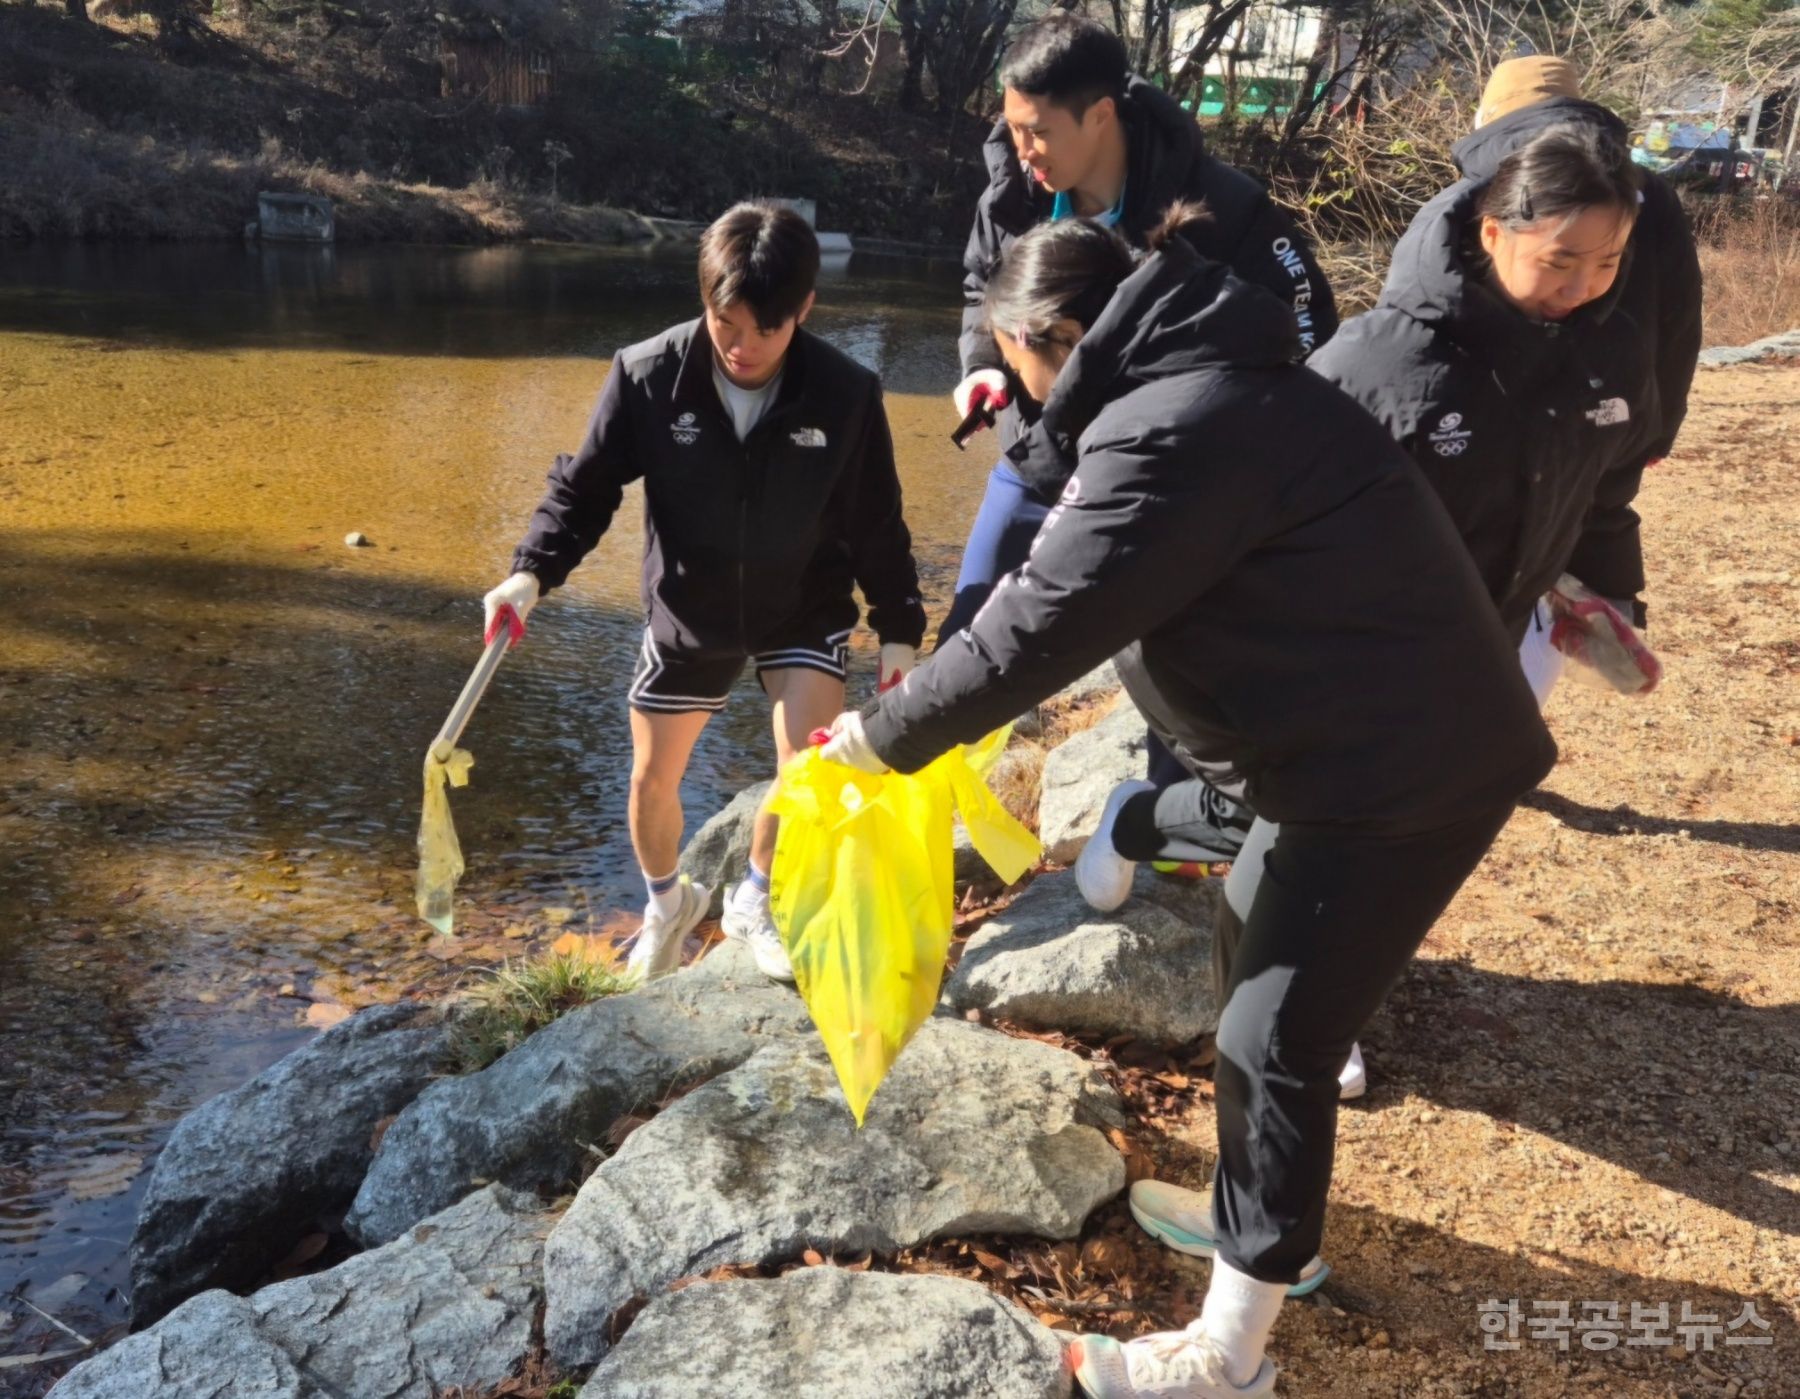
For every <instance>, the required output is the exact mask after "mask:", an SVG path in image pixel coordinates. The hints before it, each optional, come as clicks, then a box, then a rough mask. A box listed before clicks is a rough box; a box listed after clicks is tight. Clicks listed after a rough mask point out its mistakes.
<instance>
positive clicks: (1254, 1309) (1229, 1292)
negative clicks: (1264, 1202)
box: [1188, 1257, 1287, 1384]
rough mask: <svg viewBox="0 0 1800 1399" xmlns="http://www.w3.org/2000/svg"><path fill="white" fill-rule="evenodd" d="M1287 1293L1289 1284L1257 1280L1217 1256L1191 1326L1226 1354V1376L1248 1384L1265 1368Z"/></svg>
mask: <svg viewBox="0 0 1800 1399" xmlns="http://www.w3.org/2000/svg"><path fill="white" fill-rule="evenodd" d="M1286 1296H1287V1286H1286V1284H1284V1283H1279V1282H1258V1281H1257V1280H1256V1279H1255V1278H1253V1277H1251V1276H1249V1275H1248V1274H1247V1273H1240V1272H1239V1271H1238V1270H1237V1269H1236V1268H1234V1267H1232V1266H1231V1264H1229V1263H1227V1262H1226V1261H1225V1260H1224V1259H1223V1258H1217V1257H1215V1258H1214V1259H1213V1265H1212V1284H1211V1285H1210V1286H1209V1287H1208V1288H1207V1289H1206V1304H1205V1305H1204V1306H1203V1307H1201V1309H1200V1319H1199V1320H1198V1321H1196V1322H1194V1323H1193V1324H1192V1325H1191V1326H1190V1327H1189V1328H1188V1329H1189V1330H1190V1331H1194V1332H1197V1333H1198V1334H1200V1335H1202V1336H1205V1337H1206V1338H1207V1339H1208V1340H1209V1341H1211V1342H1212V1343H1213V1344H1214V1345H1215V1346H1217V1347H1218V1348H1219V1353H1220V1354H1221V1355H1223V1356H1224V1357H1225V1378H1226V1379H1228V1380H1230V1381H1231V1382H1232V1383H1233V1384H1249V1383H1250V1381H1251V1380H1253V1379H1255V1378H1256V1372H1257V1371H1258V1370H1260V1369H1261V1368H1262V1362H1263V1352H1264V1351H1265V1350H1267V1349H1268V1348H1269V1333H1270V1332H1271V1331H1273V1330H1274V1329H1275V1318H1276V1317H1277V1316H1278V1315H1279V1314H1280V1312H1281V1303H1282V1300H1283V1299H1284V1298H1285V1297H1286Z"/></svg>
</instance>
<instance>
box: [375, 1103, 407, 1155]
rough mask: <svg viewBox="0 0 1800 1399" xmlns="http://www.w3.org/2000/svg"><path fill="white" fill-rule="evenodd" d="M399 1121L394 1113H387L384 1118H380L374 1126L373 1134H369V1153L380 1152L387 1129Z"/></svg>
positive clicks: (398, 1115) (398, 1117) (397, 1115)
mask: <svg viewBox="0 0 1800 1399" xmlns="http://www.w3.org/2000/svg"><path fill="white" fill-rule="evenodd" d="M399 1120H400V1114H399V1113H397V1112H395V1113H389V1114H388V1115H387V1116H386V1117H384V1118H382V1119H381V1121H379V1122H377V1123H376V1124H375V1130H374V1131H373V1132H371V1133H369V1150H370V1151H380V1150H381V1142H382V1139H383V1138H384V1137H386V1136H387V1134H388V1128H390V1127H392V1126H393V1125H394V1124H395V1123H396V1122H398V1121H399Z"/></svg>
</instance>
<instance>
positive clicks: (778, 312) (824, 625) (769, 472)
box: [486, 204, 925, 981]
mask: <svg viewBox="0 0 1800 1399" xmlns="http://www.w3.org/2000/svg"><path fill="white" fill-rule="evenodd" d="M818 268H819V245H818V240H817V239H816V238H815V237H814V235H813V232H812V229H811V228H810V227H808V226H807V224H806V221H805V220H804V219H802V218H800V217H799V216H798V215H797V214H794V213H792V212H791V211H789V210H787V209H783V208H779V207H776V206H774V205H766V204H740V205H738V206H737V207H736V208H734V209H731V210H730V211H728V212H727V213H726V214H724V215H723V216H722V217H721V218H720V219H719V220H718V221H717V222H716V223H714V224H713V225H712V227H711V228H709V229H708V230H707V232H706V235H705V237H704V238H703V239H702V240H701V244H700V295H701V300H702V302H703V303H704V306H705V314H704V315H703V316H702V317H701V318H700V319H699V320H697V321H689V322H687V323H686V324H684V325H678V326H675V327H673V328H671V329H669V330H666V331H664V332H663V333H662V334H661V335H658V336H655V337H653V338H652V339H650V340H646V341H644V342H643V343H642V344H639V345H634V346H632V347H630V348H629V349H625V350H621V351H620V352H619V353H618V354H617V355H616V356H615V357H614V359H613V366H612V370H611V372H610V373H609V374H608V375H607V378H606V385H605V388H604V389H603V390H602V391H601V394H600V402H599V405H598V406H597V407H596V408H595V410H594V415H593V418H592V420H591V421H590V422H589V424H588V430H587V435H586V437H585V438H584V439H583V441H582V444H581V446H580V447H579V448H578V449H577V451H576V452H575V454H574V455H573V456H560V457H558V458H557V460H556V465H555V467H554V468H552V470H551V472H550V489H549V491H548V493H547V494H546V495H545V496H544V499H543V501H542V502H541V503H540V504H539V505H538V507H537V511H536V513H535V514H534V515H533V516H532V518H531V526H530V529H529V530H528V532H527V533H526V536H525V539H524V542H523V543H521V544H520V545H519V548H518V551H517V552H516V553H515V555H514V556H513V574H512V576H511V577H510V578H508V579H507V580H506V582H504V583H502V584H501V585H500V586H499V587H497V588H495V589H494V590H493V591H492V592H491V593H489V594H488V595H487V598H486V606H487V628H488V635H489V637H490V638H491V637H492V636H493V634H494V632H495V630H496V628H497V627H499V626H501V625H510V626H511V627H512V628H513V631H514V634H515V638H516V637H517V636H518V635H522V634H523V631H524V625H523V623H524V618H525V615H526V613H528V612H529V611H530V610H531V608H532V606H533V604H535V603H536V602H537V600H538V598H539V597H540V595H541V594H543V593H545V592H548V591H549V590H550V589H551V588H554V587H556V586H558V585H559V584H561V583H562V582H563V581H564V580H565V579H566V578H567V577H568V575H569V572H570V570H571V569H573V568H574V567H575V565H576V564H578V563H579V562H580V561H581V560H582V558H583V557H585V556H586V555H587V553H588V552H589V551H590V550H591V549H593V548H594V546H595V545H596V544H598V543H599V542H600V537H601V535H603V534H604V533H605V532H606V529H607V526H608V525H609V524H611V522H612V518H613V515H614V513H615V512H616V511H617V510H618V508H619V504H620V501H621V499H622V497H623V493H624V489H625V487H626V486H627V485H628V484H630V483H631V482H633V481H637V480H642V481H643V483H644V515H645V527H644V581H643V601H644V611H645V624H644V635H643V643H642V647H641V650H640V653H639V657H638V664H637V673H636V676H635V678H634V679H633V681H632V685H631V690H630V703H631V741H632V769H631V805H630V819H631V843H632V847H633V849H634V850H635V851H636V853H637V858H638V864H639V865H640V867H641V868H642V870H643V874H644V883H645V887H646V889H647V890H648V893H649V903H648V906H647V907H646V908H645V910H644V926H643V930H642V932H641V933H640V934H639V935H638V940H637V943H636V945H635V947H634V948H633V949H632V953H631V959H630V963H629V965H630V968H631V969H632V970H633V971H634V972H636V973H638V974H639V975H641V976H643V977H645V978H651V977H658V976H663V975H666V974H667V973H669V972H671V971H673V970H675V968H676V967H677V966H679V965H680V962H681V952H682V943H683V941H684V940H685V938H686V937H687V934H688V933H689V931H691V930H692V928H693V927H694V925H695V924H696V923H698V922H699V921H700V919H701V918H703V917H704V916H705V914H706V911H707V908H708V906H709V903H710V891H709V890H707V889H704V888H702V887H700V886H698V885H695V884H692V883H690V882H689V881H688V880H687V879H686V877H685V876H679V875H678V874H677V872H676V865H677V860H678V858H679V855H680V849H681V829H682V813H681V795H680V788H681V778H682V774H683V773H684V772H685V771H686V770H687V764H688V758H689V756H690V755H691V754H692V753H693V749H694V744H695V742H696V740H698V738H699V737H700V731H701V729H703V728H704V727H705V726H706V721H707V719H708V718H709V717H710V716H711V715H713V714H716V713H717V712H719V710H721V709H723V708H724V707H725V699H726V696H727V695H728V694H729V693H730V690H731V687H732V685H733V683H734V682H735V681H736V679H737V677H738V675H739V674H740V673H741V672H742V670H743V668H744V665H745V664H746V663H747V662H749V663H753V664H754V665H755V667H756V674H757V678H758V679H759V680H760V681H761V682H762V687H763V689H764V691H765V692H767V694H768V696H769V698H770V700H771V701H772V702H773V705H774V711H775V714H774V719H775V750H776V756H777V760H778V763H779V762H785V761H786V760H787V759H788V758H789V757H790V756H791V755H792V754H793V753H794V752H796V751H798V750H799V749H801V748H803V747H804V746H805V745H806V741H807V735H808V734H810V733H811V732H812V731H813V730H814V729H815V728H817V727H819V726H820V725H822V724H825V723H828V722H830V720H831V718H832V716H833V715H835V714H836V713H837V712H838V711H839V710H840V709H842V708H843V700H844V669H845V661H846V657H847V655H848V650H847V643H848V641H849V638H850V633H851V632H852V631H853V630H854V629H855V627H856V623H857V618H858V608H857V604H856V598H855V596H854V594H853V592H852V589H853V587H855V586H857V585H860V586H861V587H862V590H863V594H864V596H865V597H866V598H867V599H868V602H869V623H870V625H871V626H872V627H873V628H874V629H875V632H876V634H877V635H878V636H879V637H880V639H881V681H882V683H883V684H884V685H887V684H892V683H894V682H895V681H896V680H897V679H898V678H899V676H901V675H904V674H905V673H906V672H907V671H908V670H910V669H911V668H912V663H913V657H914V654H915V651H916V648H917V647H918V645H919V642H920V640H921V638H922V637H923V635H924V631H925V611H924V608H923V606H922V605H921V603H920V601H919V584H918V574H917V571H916V569H915V567H914V564H913V557H912V540H911V536H910V535H909V534H908V532H907V528H906V522H905V520H904V519H903V518H902V516H901V510H900V482H899V478H898V477H897V475H896V474H895V470H894V451H893V442H892V439H891V438H890V436H889V434H888V424H887V414H886V411H885V410H884V408H883V407H882V402H881V385H880V382H879V381H878V380H877V379H876V377H875V375H873V374H871V373H870V372H869V371H868V370H866V369H864V368H862V367H861V366H860V365H858V364H856V363H855V362H854V361H853V360H851V359H850V358H849V357H848V356H846V355H844V354H842V353H840V352H839V351H837V350H835V349H833V348H832V347H831V346H830V345H827V344H826V343H825V342H824V341H823V340H820V339H818V338H817V337H815V336H813V335H811V334H810V333H808V332H807V331H805V330H803V329H802V328H801V323H802V322H803V321H805V320H806V318H807V315H808V314H809V313H810V311H811V310H812V306H813V283H814V281H815V279H816V277H817V274H818ZM508 613H510V616H509V615H508ZM775 831H776V818H775V817H773V816H771V815H770V814H768V813H767V812H766V811H765V812H762V813H760V814H759V815H758V817H757V822H756V829H755V835H754V838H753V843H752V845H751V851H750V867H749V869H748V870H747V871H746V873H745V877H744V880H743V882H742V883H740V884H739V885H738V886H737V887H736V888H735V889H734V890H732V892H731V893H730V895H729V896H728V897H727V898H726V900H725V914H724V920H723V922H724V928H725V931H726V933H727V935H729V936H733V937H739V938H742V939H744V940H745V941H747V942H748V944H749V946H750V948H751V950H752V951H753V952H754V953H755V956H756V961H757V965H758V966H760V967H761V968H762V969H763V971H764V972H765V973H767V974H768V975H770V976H773V977H778V978H780V979H783V980H789V981H791V980H792V979H793V971H792V969H791V968H790V967H789V965H788V959H787V954H786V952H785V951H784V950H783V948H782V946H781V938H780V935H779V934H778V933H777V931H776V929H775V924H774V921H773V919H772V918H771V917H770V914H769V893H768V890H769V879H768V876H769V864H770V861H771V859H772V858H773V856H774V851H775Z"/></svg>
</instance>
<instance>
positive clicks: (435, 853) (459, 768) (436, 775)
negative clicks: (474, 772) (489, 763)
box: [414, 748, 475, 937]
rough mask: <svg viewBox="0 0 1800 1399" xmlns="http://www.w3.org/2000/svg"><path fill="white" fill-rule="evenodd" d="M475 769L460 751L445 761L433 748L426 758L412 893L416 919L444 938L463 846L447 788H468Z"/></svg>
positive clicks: (472, 761) (451, 916) (452, 751)
mask: <svg viewBox="0 0 1800 1399" xmlns="http://www.w3.org/2000/svg"><path fill="white" fill-rule="evenodd" d="M474 766H475V758H474V756H473V755H472V754H470V753H469V752H467V751H466V750H464V749H461V748H452V749H450V752H449V755H448V756H447V757H439V756H438V750H437V749H436V748H433V750H432V751H431V753H429V754H428V755H427V756H426V758H425V805H424V809H423V811H422V812H421V813H420V815H419V878H418V882H417V884H416V886H415V890H414V892H415V893H416V894H417V896H418V901H419V917H421V918H423V919H424V920H425V921H426V922H427V923H429V924H431V926H432V927H434V928H436V929H437V930H438V931H439V932H440V933H443V934H444V935H445V936H446V937H448V936H449V934H450V929H451V926H452V925H453V923H454V921H455V919H454V910H453V907H452V903H451V897H452V895H454V894H455V892H456V881H457V880H459V879H461V878H462V876H463V857H462V843H461V842H460V841H458V840H457V838H456V823H455V822H454V821H452V820H451V819H450V792H449V788H451V787H467V786H468V785H469V769H470V768H472V767H474Z"/></svg>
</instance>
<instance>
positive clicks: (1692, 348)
mask: <svg viewBox="0 0 1800 1399" xmlns="http://www.w3.org/2000/svg"><path fill="white" fill-rule="evenodd" d="M1567 122H1581V123H1585V124H1588V125H1591V126H1596V127H1599V128H1600V129H1601V130H1603V131H1606V132H1608V133H1609V134H1611V135H1612V136H1613V137H1614V138H1615V139H1616V140H1618V141H1620V142H1621V143H1622V142H1624V141H1625V140H1626V139H1627V132H1626V128H1625V123H1624V122H1622V121H1620V120H1619V118H1618V117H1617V116H1615V115H1614V114H1613V113H1612V112H1610V111H1609V110H1607V109H1606V108H1605V107H1602V106H1600V105H1599V104H1598V103H1596V102H1584V101H1581V100H1580V99H1579V98H1573V97H1553V98H1549V99H1547V100H1545V101H1543V102H1534V103H1532V105H1531V106H1529V107H1525V108H1522V109H1520V110H1519V111H1516V112H1510V113H1508V114H1507V115H1506V116H1504V117H1501V118H1500V119H1499V120H1498V121H1493V122H1490V123H1489V124H1488V125H1486V126H1484V127H1482V128H1481V130H1479V131H1477V132H1475V133H1474V134H1473V135H1470V136H1465V137H1464V138H1463V139H1462V140H1461V141H1458V142H1457V143H1456V147H1455V149H1454V151H1453V155H1454V156H1455V158H1456V164H1457V168H1458V169H1459V170H1461V171H1462V172H1463V174H1465V175H1467V176H1468V177H1469V178H1470V179H1472V180H1489V179H1492V178H1493V175H1494V171H1495V170H1497V169H1498V168H1499V166H1500V162H1501V161H1503V160H1505V159H1506V157H1507V156H1509V155H1511V154H1512V153H1513V152H1514V151H1516V150H1518V149H1519V148H1520V147H1521V146H1523V145H1525V144H1526V143H1527V142H1529V141H1530V140H1531V138H1532V137H1534V136H1536V135H1537V134H1538V133H1539V132H1541V131H1544V130H1546V129H1548V128H1549V127H1552V126H1559V125H1562V124H1564V123H1567ZM1701 299H1702V298H1701V283H1700V258H1699V255H1698V254H1697V253H1696V252H1695V250H1694V234H1693V230H1692V229H1691V228H1689V226H1688V219H1687V215H1686V213H1685V212H1683V210H1682V207H1681V200H1680V199H1679V198H1678V197H1677V196H1676V193H1675V191H1674V190H1673V189H1672V188H1670V186H1669V183H1668V182H1667V181H1666V180H1664V179H1663V178H1662V177H1661V176H1660V175H1656V174H1650V173H1646V176H1645V179H1644V202H1643V206H1642V207H1641V209H1640V210H1639V212H1638V222H1637V227H1636V228H1634V229H1633V230H1632V233H1631V266H1630V269H1629V271H1628V273H1627V275H1626V277H1625V278H1624V286H1623V288H1622V289H1621V292H1620V297H1619V301H1620V305H1621V306H1622V307H1624V309H1625V310H1626V312H1627V313H1628V314H1629V315H1630V316H1631V318H1632V319H1633V320H1634V321H1635V322H1636V323H1637V324H1638V325H1640V326H1644V327H1648V328H1650V329H1651V330H1652V332H1653V334H1654V337H1655V341H1654V357H1655V372H1656V389H1657V397H1658V408H1657V412H1656V414H1655V415H1654V416H1653V417H1652V418H1650V419H1648V420H1647V421H1646V422H1645V423H1643V424H1642V433H1641V437H1642V443H1643V445H1642V449H1641V452H1639V453H1637V454H1636V455H1637V456H1638V459H1637V460H1635V461H1634V460H1630V459H1629V458H1628V459H1627V460H1626V461H1625V462H1624V463H1622V464H1621V465H1620V466H1618V467H1616V468H1615V469H1614V471H1613V473H1612V474H1611V475H1610V476H1609V477H1608V478H1607V479H1606V480H1604V481H1603V482H1601V484H1600V487H1599V491H1598V495H1599V499H1600V501H1601V502H1602V507H1601V508H1602V510H1603V512H1604V514H1603V515H1602V517H1601V518H1599V519H1598V520H1597V521H1596V526H1597V527H1596V528H1595V529H1594V530H1593V531H1591V532H1590V533H1588V534H1586V535H1584V536H1583V537H1582V539H1581V541H1580V543H1578V544H1577V545H1576V549H1575V553H1574V554H1573V555H1572V556H1571V558H1570V560H1569V571H1570V572H1571V573H1573V574H1575V575H1576V576H1577V577H1579V578H1583V579H1586V578H1587V577H1588V576H1589V575H1590V574H1599V575H1601V576H1604V577H1610V578H1614V579H1620V580H1624V579H1629V578H1631V577H1633V576H1637V577H1638V586H1639V587H1641V586H1642V577H1641V574H1642V569H1643V561H1642V555H1641V549H1640V546H1639V543H1638V517H1637V513H1636V512H1635V511H1634V510H1632V509H1631V508H1630V504H1631V501H1632V499H1633V498H1634V497H1635V496H1636V495H1637V490H1638V483H1639V479H1640V477H1641V475H1642V473H1643V468H1644V463H1645V462H1647V461H1656V460H1658V459H1659V458H1662V457H1666V456H1667V455H1668V454H1669V453H1670V451H1671V450H1673V449H1674V446H1675V437H1676V434H1677V433H1679V432H1680V431H1681V424H1682V420H1683V419H1684V418H1686V417H1687V402H1688V392H1689V390H1690V389H1691V388H1692V387H1693V383H1694V369H1695V366H1696V365H1697V364H1698V363H1699V360H1700V318H1701V309H1702V308H1701ZM1595 586H1599V585H1598V584H1596V585H1595ZM1635 591H1636V590H1635V589H1633V592H1635ZM1613 596H1617V597H1626V596H1630V594H1627V593H1617V594H1613Z"/></svg>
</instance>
